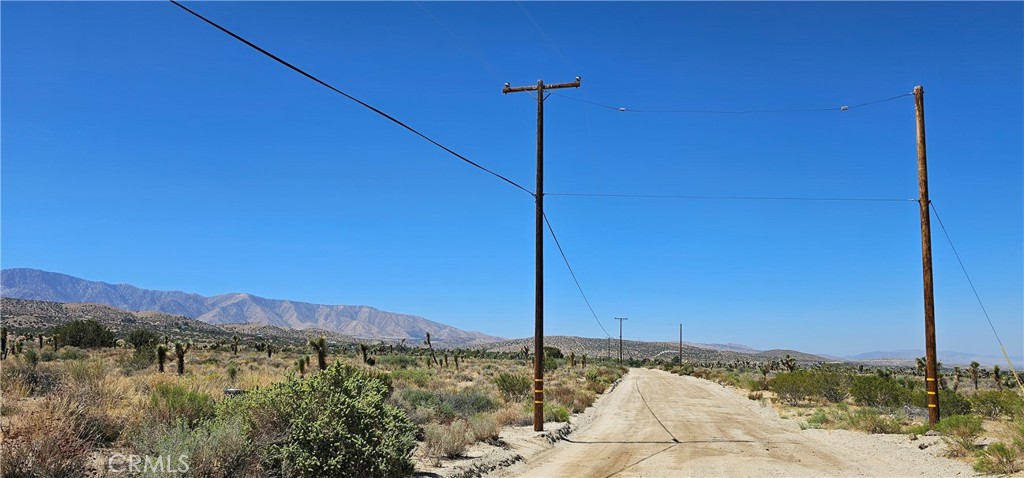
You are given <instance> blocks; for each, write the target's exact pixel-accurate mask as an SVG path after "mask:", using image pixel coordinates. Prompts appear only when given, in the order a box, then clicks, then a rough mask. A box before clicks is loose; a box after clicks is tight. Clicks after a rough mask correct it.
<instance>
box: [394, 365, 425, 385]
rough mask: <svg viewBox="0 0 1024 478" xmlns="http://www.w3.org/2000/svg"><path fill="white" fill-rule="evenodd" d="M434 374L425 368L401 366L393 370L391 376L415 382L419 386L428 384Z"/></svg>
mask: <svg viewBox="0 0 1024 478" xmlns="http://www.w3.org/2000/svg"><path fill="white" fill-rule="evenodd" d="M432 376H433V374H432V372H431V371H430V370H428V369H425V368H400V369H398V370H394V371H392V372H391V378H393V379H395V380H402V381H405V382H409V383H412V384H415V385H416V386H418V387H425V386H427V382H429V381H430V377H432Z"/></svg>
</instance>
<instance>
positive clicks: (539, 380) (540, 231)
mask: <svg viewBox="0 0 1024 478" xmlns="http://www.w3.org/2000/svg"><path fill="white" fill-rule="evenodd" d="M579 87H580V77H578V76H577V77H576V81H574V82H572V83H558V84H555V85H545V84H544V80H537V85H536V86H516V87H512V86H509V84H508V83H505V87H504V88H502V89H501V92H502V93H504V94H509V93H516V92H520V91H536V92H537V190H536V191H535V192H534V193H533V196H534V198H535V199H536V201H537V218H536V229H537V231H536V232H537V237H536V242H537V245H536V252H537V255H536V263H537V279H536V304H535V306H534V307H535V308H534V319H535V320H534V333H533V357H534V358H533V385H534V386H533V430H534V431H538V432H540V431H544V100H545V99H547V97H545V96H544V90H554V89H558V88H579Z"/></svg>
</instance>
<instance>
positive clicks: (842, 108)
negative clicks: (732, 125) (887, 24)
mask: <svg viewBox="0 0 1024 478" xmlns="http://www.w3.org/2000/svg"><path fill="white" fill-rule="evenodd" d="M552 94H553V95H555V96H559V97H562V98H566V99H569V100H573V101H578V102H580V103H587V104H590V105H594V106H599V107H601V108H605V109H610V110H613V111H618V112H621V113H698V114H699V113H710V114H752V113H807V112H822V111H848V110H852V109H856V108H861V107H864V106H868V105H873V104H877V103H884V102H886V101H892V100H895V99H899V98H903V97H904V96H913V95H914V93H905V94H902V95H897V96H893V97H891V98H884V99H880V100H874V101H868V102H865V103H859V104H856V105H853V106H847V105H842V106H836V107H831V108H778V109H767V110H700V109H667V110H658V109H637V108H627V107H624V106H612V105H609V104H605V103H599V102H596V101H590V100H585V99H582V98H576V97H573V96H568V95H563V94H560V93H552Z"/></svg>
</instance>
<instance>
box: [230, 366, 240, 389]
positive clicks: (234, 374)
mask: <svg viewBox="0 0 1024 478" xmlns="http://www.w3.org/2000/svg"><path fill="white" fill-rule="evenodd" d="M236 378H238V365H235V364H234V363H229V364H228V380H230V381H231V385H234V384H235V379H236Z"/></svg>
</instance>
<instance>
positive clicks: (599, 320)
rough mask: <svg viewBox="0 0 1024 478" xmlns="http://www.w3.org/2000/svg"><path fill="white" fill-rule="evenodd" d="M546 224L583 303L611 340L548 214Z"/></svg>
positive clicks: (545, 218)
mask: <svg viewBox="0 0 1024 478" xmlns="http://www.w3.org/2000/svg"><path fill="white" fill-rule="evenodd" d="M544 223H545V224H547V225H548V231H549V232H551V238H552V239H554V240H555V246H557V247H558V253H559V254H561V255H562V260H563V261H565V267H566V268H568V269H569V274H570V275H572V280H573V282H575V283H576V288H577V289H579V290H580V295H581V296H583V302H586V303H587V308H588V309H590V313H591V314H592V315H593V316H594V320H595V321H597V326H598V327H601V331H602V332H604V335H606V336H607V337H609V338H611V334H609V333H608V331H607V330H605V328H604V324H602V323H601V319H599V318H597V312H594V306H592V305H590V300H589V299H587V294H585V293H584V292H583V286H581V285H580V281H579V279H577V278H576V273H575V272H573V270H572V265H570V264H569V258H568V257H566V256H565V251H564V250H563V249H562V244H561V243H560V242H558V236H556V235H555V229H554V228H553V227H551V221H550V220H548V215H547V213H545V214H544Z"/></svg>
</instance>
